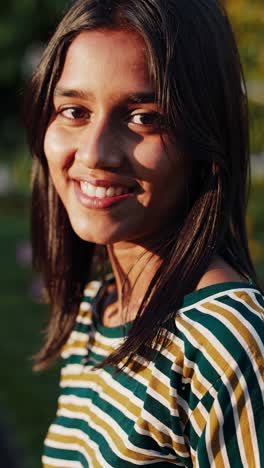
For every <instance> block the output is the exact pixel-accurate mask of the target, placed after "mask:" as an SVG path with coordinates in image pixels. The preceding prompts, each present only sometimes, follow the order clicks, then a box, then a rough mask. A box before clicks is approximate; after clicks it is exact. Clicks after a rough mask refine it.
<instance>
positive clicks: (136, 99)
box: [125, 91, 156, 104]
mask: <svg viewBox="0 0 264 468" xmlns="http://www.w3.org/2000/svg"><path fill="white" fill-rule="evenodd" d="M125 100H126V101H127V102H128V103H132V104H147V103H153V102H156V95H155V93H154V92H153V91H147V92H139V93H132V94H129V95H128V96H127V97H126V99H125Z"/></svg>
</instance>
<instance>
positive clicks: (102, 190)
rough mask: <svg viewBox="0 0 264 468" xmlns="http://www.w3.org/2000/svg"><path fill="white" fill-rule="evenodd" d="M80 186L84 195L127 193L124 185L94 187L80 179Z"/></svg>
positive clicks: (99, 196)
mask: <svg viewBox="0 0 264 468" xmlns="http://www.w3.org/2000/svg"><path fill="white" fill-rule="evenodd" d="M80 187H81V191H82V192H83V193H84V194H85V195H88V196H89V197H96V198H106V197H119V196H120V195H123V194H126V193H128V188H125V187H108V188H106V187H95V186H94V185H92V184H90V183H89V182H86V181H80Z"/></svg>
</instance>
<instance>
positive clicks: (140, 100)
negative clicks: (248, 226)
mask: <svg viewBox="0 0 264 468" xmlns="http://www.w3.org/2000/svg"><path fill="white" fill-rule="evenodd" d="M54 97H74V98H78V99H84V100H88V99H89V100H95V96H94V94H93V93H92V92H90V91H88V90H82V89H71V88H64V87H62V86H56V87H55V89H54ZM120 100H122V102H126V103H128V104H147V103H154V102H156V94H155V92H153V91H140V92H136V93H129V94H125V95H124V96H122V97H121V99H120Z"/></svg>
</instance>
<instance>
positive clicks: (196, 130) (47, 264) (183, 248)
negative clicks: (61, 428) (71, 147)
mask: <svg viewBox="0 0 264 468" xmlns="http://www.w3.org/2000/svg"><path fill="white" fill-rule="evenodd" d="M102 27H103V28H115V29H120V28H123V29H129V28H130V29H131V28H132V29H133V30H136V31H137V32H138V33H139V34H140V35H141V36H142V37H143V39H144V41H145V44H146V49H147V57H148V62H149V67H150V70H151V73H152V75H153V79H154V83H155V84H156V92H157V100H158V102H159V104H160V106H161V108H162V109H163V112H164V115H165V116H166V119H167V124H168V126H169V128H170V130H171V131H172V132H173V134H174V136H175V138H176V139H177V141H178V142H179V145H181V148H183V149H184V151H183V153H185V154H188V155H190V157H191V160H192V165H193V172H194V173H193V188H192V190H190V191H191V192H192V197H191V200H190V202H189V208H188V212H187V213H186V216H185V218H184V220H183V222H182V225H181V227H180V230H179V229H177V232H176V230H175V233H174V234H171V238H170V241H169V242H168V241H166V246H164V249H166V254H167V255H166V259H167V260H166V261H164V262H163V263H162V265H161V267H160V268H159V269H158V271H157V272H156V274H155V276H154V278H153V279H152V281H151V282H150V284H149V287H148V290H147V292H146V295H145V297H144V299H143V301H142V304H141V307H140V308H139V311H138V314H137V317H136V319H135V321H134V323H133V326H132V328H131V329H130V332H129V335H128V337H127V339H126V341H125V342H124V344H123V345H122V346H121V348H119V349H118V350H117V352H115V353H114V354H112V355H111V356H110V357H109V358H108V359H107V360H106V361H105V362H104V364H106V363H107V364H113V365H117V364H118V363H119V362H120V361H121V360H122V359H124V358H127V359H129V360H130V359H132V358H133V357H134V356H135V355H136V354H138V353H141V355H143V356H144V357H145V358H146V359H150V358H151V350H152V349H153V348H155V344H156V343H157V342H159V341H160V338H161V334H162V326H163V324H164V322H165V321H166V320H168V319H169V318H170V317H173V316H175V311H177V309H178V308H179V307H180V306H181V304H182V299H183V297H184V295H186V294H187V293H189V292H190V291H192V290H194V289H195V286H196V285H197V283H198V281H199V279H200V278H201V276H202V275H203V273H204V272H205V270H206V268H207V267H208V265H209V263H210V261H211V260H212V257H213V256H214V255H215V254H216V253H217V254H219V255H221V256H222V257H223V258H224V259H225V260H226V262H228V263H229V264H230V265H231V266H232V267H233V268H234V269H235V270H236V271H238V272H240V273H241V274H242V275H244V276H248V277H251V278H252V280H253V281H255V282H256V276H255V271H254V267H253V265H252V261H251V258H250V254H249V251H248V244H247V235H246V227H245V211H246V202H247V193H248V182H249V174H248V171H249V139H248V109H247V97H246V88H245V82H244V78H243V73H242V69H241V64H240V60H239V54H238V51H237V47H236V44H235V40H234V37H233V33H232V30H231V27H230V24H229V21H228V18H227V16H226V13H225V11H224V9H223V7H222V6H221V5H220V4H219V3H218V2H217V1H216V0H188V1H186V0H78V1H76V2H75V3H74V4H73V6H72V7H71V8H70V10H69V11H68V13H67V14H66V15H65V16H64V18H63V19H62V21H61V23H60V24H59V26H58V29H57V30H56V32H55V34H54V36H53V37H52V39H51V41H50V43H49V44H48V46H47V48H46V50H45V52H44V55H43V58H42V60H41V63H40V65H39V66H38V68H37V70H36V72H35V74H34V76H33V78H32V82H31V85H30V88H29V92H28V95H27V100H26V113H27V128H28V135H29V143H30V148H31V151H32V154H33V180H32V184H33V195H32V243H33V258H34V266H35V268H36V269H37V270H39V271H40V272H41V273H42V275H43V277H44V280H45V285H46V289H47V293H48V298H49V302H50V305H51V317H50V322H49V327H48V330H47V336H46V342H45V344H44V347H43V349H42V350H41V352H40V353H39V354H38V356H37V359H36V368H37V369H41V368H45V367H47V365H48V364H49V363H50V362H51V361H52V360H54V358H55V357H56V356H57V355H58V354H59V352H60V350H61V347H62V346H63V344H64V343H65V342H66V340H67V338H68V336H69V333H70V331H71V330H72V328H73V326H74V322H75V318H76V314H77V312H78V306H79V303H80V301H81V295H82V291H83V289H84V286H85V283H86V281H87V280H88V279H89V277H90V276H91V274H92V271H93V263H94V256H95V246H94V245H93V244H91V243H89V242H84V241H82V240H81V239H79V238H78V237H77V235H76V234H75V233H74V232H73V230H72V228H71V226H70V223H69V220H68V216H67V214H66V211H65V209H64V207H63V205H62V203H61V201H60V199H59V197H58V195H57V193H56V191H55V188H54V186H53V183H52V181H51V178H50V176H49V171H48V167H47V162H46V158H45V154H44V150H43V140H44V136H45V131H46V128H47V126H48V122H49V119H50V117H51V113H52V109H53V91H54V87H55V85H56V83H57V81H58V79H59V77H60V74H61V72H62V68H63V65H64V61H65V56H66V53H67V49H68V47H69V45H70V44H71V42H72V41H73V40H74V38H75V37H76V36H77V35H78V34H79V33H80V32H81V31H84V30H91V29H95V28H102Z"/></svg>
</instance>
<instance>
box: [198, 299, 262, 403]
mask: <svg viewBox="0 0 264 468" xmlns="http://www.w3.org/2000/svg"><path fill="white" fill-rule="evenodd" d="M213 304H215V305H216V306H217V307H219V303H218V302H215V301H213ZM220 307H221V308H222V309H223V306H222V305H220ZM224 310H228V312H229V313H230V314H231V315H233V317H235V318H236V319H238V320H239V321H240V322H242V325H243V324H244V325H245V328H246V329H247V331H249V332H250V334H251V335H252V337H253V338H254V339H255V340H256V342H257V344H258V346H259V349H260V353H261V355H262V359H264V345H263V344H262V341H261V340H260V337H259V335H258V334H257V332H256V329H255V328H254V327H253V326H252V325H251V323H250V322H249V321H248V320H246V319H245V318H244V317H243V316H241V314H240V313H239V312H238V311H237V310H236V309H233V308H232V307H230V306H226V305H225V307H224ZM199 311H200V312H201V313H203V314H206V315H210V316H211V317H217V318H218V319H219V321H220V322H222V323H223V324H224V325H225V326H226V327H227V328H228V329H229V330H230V331H231V332H232V334H233V335H234V336H235V337H236V339H237V341H238V342H239V343H240V344H241V345H242V346H243V348H244V351H245V353H247V354H248V356H249V358H250V362H251V364H252V366H253V369H254V371H255V374H256V378H257V380H258V384H259V387H260V388H262V389H263V392H262V394H263V401H264V388H263V377H262V375H261V373H260V368H259V365H258V364H257V362H256V360H255V356H254V353H252V349H253V348H252V344H253V343H247V342H246V341H245V340H244V338H243V335H242V333H241V334H240V333H239V331H238V329H237V328H236V327H234V325H233V324H232V322H231V321H230V320H228V319H227V318H226V317H224V316H223V315H221V314H220V313H218V312H216V311H214V310H213V311H212V310H210V309H208V308H206V307H204V308H203V307H199ZM254 349H255V346H254ZM256 351H257V350H256Z"/></svg>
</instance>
